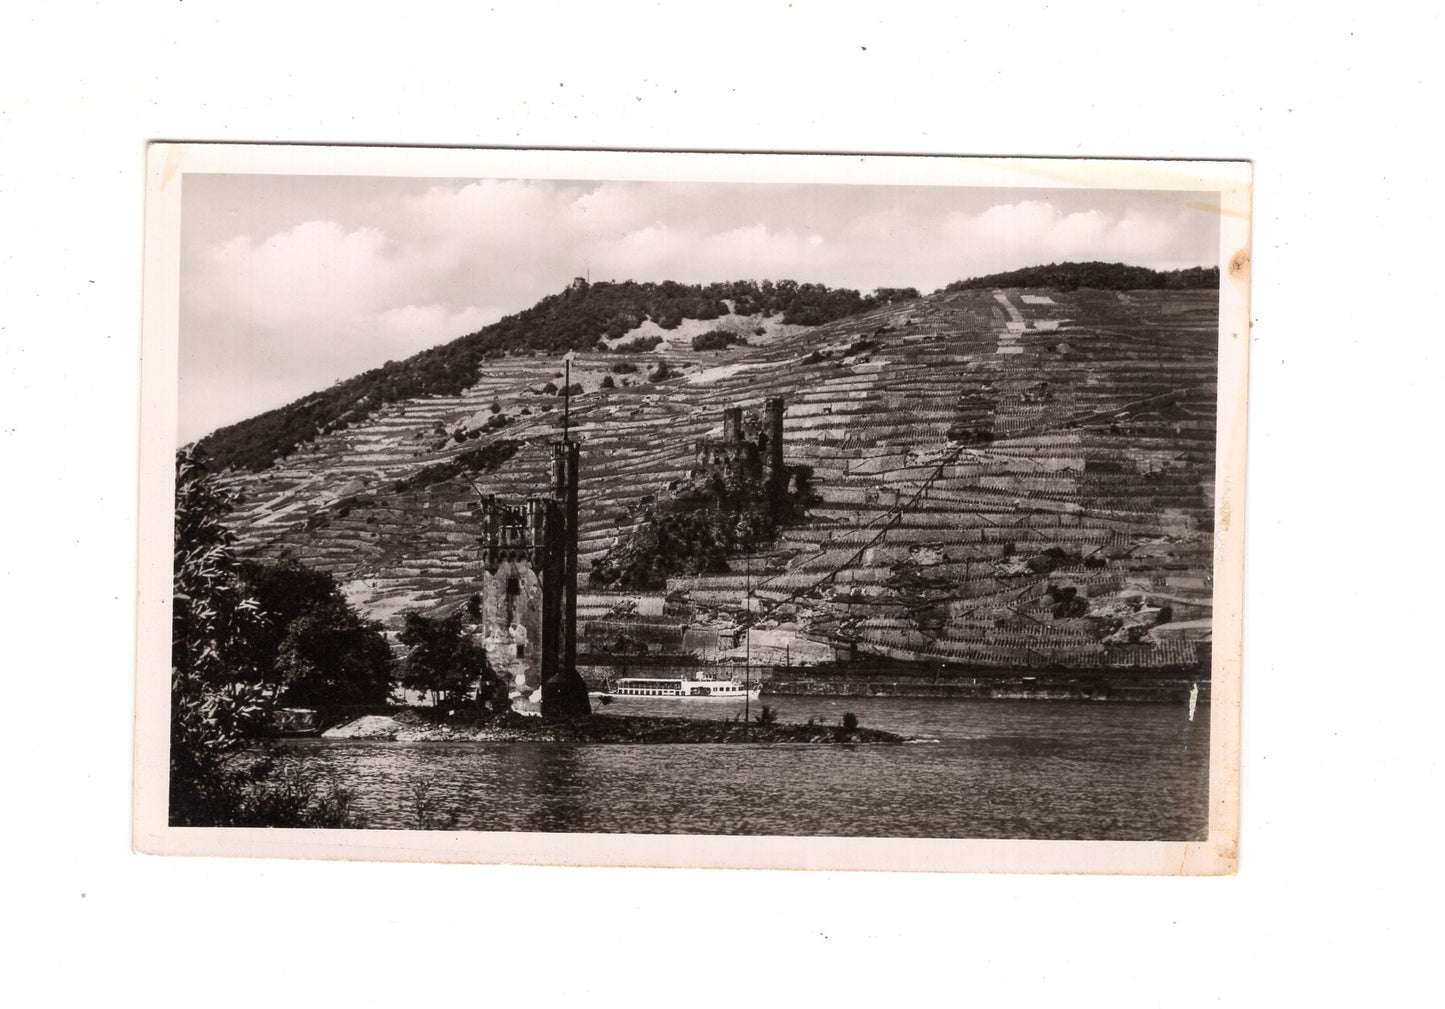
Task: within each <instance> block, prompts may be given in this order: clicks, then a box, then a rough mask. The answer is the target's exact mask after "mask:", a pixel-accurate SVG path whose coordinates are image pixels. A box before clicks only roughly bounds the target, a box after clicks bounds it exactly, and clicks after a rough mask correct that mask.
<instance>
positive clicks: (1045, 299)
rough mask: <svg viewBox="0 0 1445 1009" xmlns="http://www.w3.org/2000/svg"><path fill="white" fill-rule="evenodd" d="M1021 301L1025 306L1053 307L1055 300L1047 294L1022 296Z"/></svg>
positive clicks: (1020, 296)
mask: <svg viewBox="0 0 1445 1009" xmlns="http://www.w3.org/2000/svg"><path fill="white" fill-rule="evenodd" d="M1019 300H1020V301H1022V302H1023V303H1024V304H1025V305H1052V304H1054V299H1053V298H1050V297H1049V296H1048V295H1047V294H1021V295H1019Z"/></svg>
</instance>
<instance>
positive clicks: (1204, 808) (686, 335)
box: [138, 145, 1249, 873]
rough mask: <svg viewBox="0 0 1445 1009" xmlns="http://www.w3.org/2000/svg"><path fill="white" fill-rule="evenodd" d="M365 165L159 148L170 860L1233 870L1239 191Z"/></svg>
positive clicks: (155, 469) (520, 166)
mask: <svg viewBox="0 0 1445 1009" xmlns="http://www.w3.org/2000/svg"><path fill="white" fill-rule="evenodd" d="M378 153H380V152H355V151H353V152H340V151H335V150H333V151H325V150H321V151H308V150H306V149H269V150H268V149H265V148H251V149H247V148H207V147H205V146H186V147H171V146H165V145H160V146H157V147H156V148H153V150H152V152H151V163H152V178H153V188H152V190H151V194H150V195H151V201H152V202H151V205H150V207H149V212H150V218H149V223H148V226H149V228H150V230H149V232H148V234H147V242H148V249H147V251H148V257H150V258H149V259H148V264H149V265H150V266H152V267H153V269H150V270H148V275H147V284H148V288H147V299H148V300H147V305H146V312H147V319H146V322H147V341H148V343H147V349H148V351H150V350H153V349H154V350H155V351H156V354H155V357H154V359H153V360H152V361H151V362H149V364H150V366H151V367H152V369H153V370H151V371H150V372H148V374H147V376H146V378H147V383H148V392H149V393H151V394H153V395H154V397H155V402H156V403H158V404H161V406H160V407H159V408H158V409H157V410H156V412H154V413H152V414H151V415H149V416H148V420H149V421H150V423H151V426H150V427H149V429H148V430H147V433H146V439H145V443H144V448H145V450H146V451H148V452H149V453H150V454H149V456H148V457H147V460H146V461H147V470H146V473H145V475H144V479H145V488H146V490H147V491H148V492H151V493H153V494H154V498H153V503H154V505H155V510H156V516H155V517H156V518H157V520H158V522H157V524H156V525H155V527H154V528H155V529H156V530H157V533H158V534H159V531H160V530H161V529H168V530H169V535H168V536H167V537H166V538H165V539H160V538H159V535H158V536H157V538H156V539H152V540H148V541H147V542H146V549H147V551H148V553H147V559H148V560H150V561H153V562H154V565H153V568H152V571H153V573H154V574H155V575H156V576H157V577H158V578H159V577H160V576H161V575H162V574H163V576H164V577H165V579H166V580H167V584H164V585H162V584H161V583H160V582H157V583H156V584H157V588H158V590H160V591H159V592H158V594H157V596H156V597H155V598H154V600H153V602H154V603H155V608H154V609H153V610H152V611H151V612H153V613H155V614H156V615H157V617H158V618H159V617H160V616H162V615H163V616H165V617H166V618H167V619H166V620H165V623H164V624H163V625H162V624H160V623H159V619H158V620H157V622H156V625H155V626H156V627H157V629H162V630H163V632H164V638H166V639H168V640H163V641H160V642H158V643H157V647H156V648H154V649H153V650H152V654H154V655H155V656H156V657H157V658H160V659H161V664H158V665H156V666H154V667H152V666H150V665H148V664H145V663H144V662H143V664H142V667H141V669H140V671H139V673H140V677H141V679H142V684H141V689H142V695H143V696H144V695H145V691H146V688H147V687H149V688H150V689H151V691H152V693H151V695H150V696H151V697H152V699H153V700H154V702H155V707H154V708H153V709H152V710H154V712H155V713H156V714H157V715H159V714H161V713H162V712H164V721H163V722H161V721H159V720H158V719H153V720H152V721H150V722H148V723H146V724H144V726H143V729H142V737H141V738H140V739H139V740H138V760H141V761H142V762H143V763H144V761H146V760H148V759H149V760H151V761H152V763H151V765H150V766H151V768H152V770H153V771H155V772H157V773H154V774H149V775H143V776H142V777H140V778H138V790H139V794H138V801H140V802H141V803H142V804H143V805H144V807H145V809H146V810H148V811H149V814H148V815H149V816H151V817H154V818H155V819H153V820H150V821H149V822H151V823H154V824H156V825H157V828H158V829H157V832H156V833H155V834H154V835H153V840H152V841H151V842H149V843H154V844H157V845H159V846H161V847H165V845H166V843H167V840H168V839H179V838H184V839H185V840H184V841H179V840H178V841H177V842H176V843H180V844H182V845H183V846H184V847H186V848H187V850H204V851H210V850H219V849H218V848H216V847H215V846H216V845H219V844H221V843H222V842H221V841H220V840H219V839H220V838H221V837H226V838H232V839H234V838H235V837H238V836H244V837H258V836H259V837H261V838H263V839H264V840H260V841H257V842H256V843H257V844H261V845H263V846H275V845H281V846H285V845H286V844H287V843H288V839H290V838H296V839H314V838H316V837H318V836H326V835H325V833H324V832H330V831H346V832H349V833H347V835H346V836H347V837H358V838H360V840H358V841H356V842H355V843H356V847H355V849H354V851H353V850H352V849H351V848H350V847H349V844H350V842H348V847H343V848H342V849H340V850H337V849H335V847H334V846H333V850H337V853H338V854H342V855H346V854H347V853H348V851H351V852H352V854H353V855H355V856H358V857H365V854H366V852H367V851H369V850H371V849H370V847H369V845H370V844H372V843H373V841H374V839H377V838H386V837H391V838H405V839H406V841H405V843H406V845H407V846H408V851H410V852H414V853H417V852H426V851H429V850H431V851H439V850H441V849H440V848H439V847H438V848H431V847H429V842H428V840H427V838H428V837H429V836H437V835H446V836H448V837H449V838H456V837H463V838H466V837H470V838H471V839H472V841H478V842H479V844H478V846H476V847H467V844H468V843H469V842H465V841H464V842H462V847H460V848H458V847H455V846H452V847H448V848H447V849H446V851H448V852H449V853H450V855H451V856H452V857H456V856H458V853H459V852H461V851H463V850H464V849H465V851H466V852H468V853H469V854H468V855H466V856H465V857H476V858H481V859H483V860H485V859H487V858H488V857H492V855H493V854H495V853H499V852H507V851H512V850H513V848H512V846H513V845H515V843H516V840H515V839H516V837H519V836H521V835H526V836H527V837H528V838H532V837H535V836H538V835H544V836H546V838H547V843H546V844H543V845H541V846H538V845H536V844H531V845H530V847H529V850H530V851H532V852H533V853H534V855H535V856H536V857H539V858H540V859H541V860H544V861H545V860H547V857H548V856H547V855H546V854H545V853H546V852H552V853H553V855H552V856H551V857H553V858H561V859H562V860H564V861H574V860H581V861H601V862H603V863H611V862H617V863H620V864H634V863H641V864H650V863H654V862H661V863H663V864H666V863H668V862H669V861H671V860H673V859H676V858H679V857H680V858H682V859H683V862H684V863H685V864H699V865H708V864H719V865H750V864H762V865H779V866H790V865H795V864H798V865H810V864H823V865H832V866H840V867H853V866H857V867H886V866H888V865H892V864H897V865H900V866H916V865H919V864H921V863H920V861H919V860H922V864H926V865H928V866H930V867H972V868H989V867H991V864H990V859H991V858H995V857H996V855H994V854H990V853H1000V852H1009V851H1010V850H1011V848H1010V845H1013V844H1027V843H1028V842H1074V844H1073V845H1071V846H1065V847H1064V848H1063V849H1058V848H1053V849H1047V850H1049V851H1052V852H1054V854H1052V855H1050V856H1049V857H1048V860H1046V861H1045V862H1043V863H1040V864H1041V866H1042V867H1047V868H1065V867H1066V868H1069V869H1071V870H1073V871H1090V870H1095V871H1127V870H1132V871H1146V872H1216V873H1217V872H1228V871H1232V860H1233V851H1232V849H1233V820H1232V817H1233V809H1234V803H1235V796H1234V791H1235V788H1236V782H1235V780H1234V778H1233V777H1232V775H1231V768H1232V767H1233V761H1234V760H1235V759H1236V758H1235V757H1234V753H1235V750H1236V747H1237V741H1236V734H1237V725H1236V718H1237V709H1236V705H1235V704H1234V698H1235V697H1236V689H1237V688H1236V686H1235V683H1234V679H1235V678H1236V677H1237V674H1238V647H1239V636H1238V624H1237V618H1238V606H1239V601H1240V600H1239V593H1240V583H1239V578H1238V551H1237V546H1238V543H1239V540H1238V529H1237V528H1236V530H1235V536H1234V538H1233V539H1231V538H1230V537H1229V536H1228V532H1229V530H1230V528H1231V509H1232V508H1237V507H1239V500H1240V498H1241V496H1242V490H1243V485H1242V472H1243V471H1242V462H1243V460H1242V454H1241V453H1242V440H1241V439H1242V435H1243V425H1244V396H1243V391H1242V389H1243V386H1242V379H1243V360H1244V359H1243V353H1242V349H1237V350H1234V351H1232V352H1231V351H1230V350H1229V348H1230V347H1231V345H1232V346H1233V347H1234V348H1239V343H1240V341H1239V337H1238V333H1239V332H1240V322H1239V319H1240V318H1242V310H1243V306H1244V305H1245V304H1246V298H1247V276H1248V260H1249V252H1248V246H1247V225H1248V208H1249V203H1248V191H1249V171H1248V166H1247V165H1244V164H1241V163H1237V162H1235V163H1229V162H1221V163H1174V164H1171V163H1097V162H1094V163H1086V162H1080V163H1070V162H1068V161H1058V162H1053V163H1049V164H1047V166H1045V165H1044V164H1040V163H1033V164H1030V163H1019V162H1002V161H1000V162H992V161H963V160H956V161H954V160H950V159H909V158H897V159H890V158H873V159H866V160H865V159H845V158H822V157H819V158H807V157H802V158H769V157H763V156H757V157H749V156H745V155H736V156H721V155H717V156H713V155H641V154H639V155H628V154H622V153H619V154H612V155H608V156H601V155H597V154H590V155H588V154H568V153H563V152H485V151H474V152H437V151H412V152H407V151H388V152H385V157H383V158H380V159H379V158H377V157H376V155H377V154H378ZM378 161H381V162H384V165H381V166H377V165H376V162H378ZM860 162H861V164H860ZM472 163H474V164H475V167H476V169H477V171H476V172H475V173H474V174H454V171H455V170H456V169H457V168H458V167H463V168H465V167H469V166H471V164H472ZM228 166H230V170H227V167H228ZM1045 167H1047V169H1048V171H1047V172H1045V171H1044V170H1043V169H1044V168H1045ZM589 169H590V170H591V171H590V173H589ZM162 210H164V213H162V212H161V211H162ZM1221 348H1225V352H1224V353H1221ZM162 356H164V360H162ZM148 405H149V404H148ZM163 567H164V568H167V569H168V570H164V571H163V570H162V568H163ZM166 590H168V595H166ZM143 603H144V593H143ZM163 610H168V613H164V614H163V613H162V611H163ZM143 615H144V614H143ZM167 657H168V659H169V662H165V661H164V660H165V658H167ZM1221 701H1223V702H1224V703H1223V704H1222V703H1221ZM162 752H163V753H164V762H163V763H162V762H161V760H159V759H156V758H159V756H160V754H161V753H162ZM210 828H229V829H228V830H227V831H218V830H211V829H210ZM234 828H243V829H248V830H249V832H243V833H242V834H240V835H238V834H237V833H236V831H235V830H234ZM256 832H259V834H257V833H256ZM318 832H322V833H318ZM357 832H361V833H357ZM428 832H430V833H428ZM508 835H512V836H513V837H512V840H511V841H510V842H509V840H508ZM208 838H211V839H214V842H213V841H210V840H208ZM688 838H693V839H695V840H697V841H703V840H710V841H715V842H720V843H719V844H718V845H717V846H715V847H712V848H706V847H698V846H697V845H696V844H688V842H687V839H688ZM593 839H595V840H593ZM729 839H730V840H729ZM744 839H767V840H768V841H769V842H775V843H774V844H771V845H770V844H758V843H757V842H756V841H748V840H744ZM670 841H671V842H677V843H678V845H680V846H678V847H674V848H670V849H669V848H667V847H666V845H667V844H668V842H670ZM790 841H791V845H792V846H791V847H790V846H789V842H790ZM800 841H801V842H802V843H803V844H805V845H807V847H799V842H800ZM879 842H883V846H881V847H880V846H879V844H878V843H879ZM981 842H982V843H984V844H983V846H982V847H978V846H977V845H978V844H979V843H981ZM1109 842H1154V843H1155V844H1156V847H1155V848H1152V849H1151V848H1150V847H1149V846H1147V845H1145V846H1137V845H1136V846H1134V847H1133V848H1129V847H1128V846H1125V847H1123V848H1119V847H1112V848H1111V847H1110V846H1109V844H1108V843H1109ZM141 843H142V845H143V846H144V845H145V844H146V843H147V842H146V841H144V840H142V841H141ZM228 843H234V841H232V842H228ZM380 843H382V844H388V843H391V842H388V841H382V842H380ZM589 844H590V845H593V846H592V847H590V848H589ZM659 844H661V845H662V846H661V847H660V846H659ZM970 844H972V845H975V846H974V847H969V845H970ZM548 845H551V847H548ZM910 845H912V846H910ZM248 850H255V849H248ZM298 850H302V849H298ZM1020 850H1021V851H1024V852H1027V851H1028V850H1029V849H1027V848H1022V849H1020ZM1033 850H1034V851H1036V852H1037V851H1042V850H1045V849H1039V848H1035V849H1033ZM559 852H560V853H564V854H557V853H559ZM679 852H681V853H682V854H681V855H679V854H678V853H679ZM1060 852H1062V853H1060ZM1120 852H1129V853H1130V854H1127V855H1121V854H1119V853H1120ZM1180 852H1184V853H1187V854H1185V855H1184V856H1183V857H1181V856H1180V854H1179V853H1180ZM489 853H491V854H489ZM805 853H806V854H805ZM1158 853H1165V854H1158ZM1166 855H1167V858H1166ZM496 857H502V856H500V855H497V856H496ZM1014 857H1024V858H1027V857H1028V856H1027V855H1024V856H1014ZM1120 858H1122V859H1123V860H1122V861H1120V860H1119V859H1120ZM1166 863H1167V864H1166Z"/></svg>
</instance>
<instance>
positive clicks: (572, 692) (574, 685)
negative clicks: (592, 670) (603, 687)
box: [542, 668, 592, 721]
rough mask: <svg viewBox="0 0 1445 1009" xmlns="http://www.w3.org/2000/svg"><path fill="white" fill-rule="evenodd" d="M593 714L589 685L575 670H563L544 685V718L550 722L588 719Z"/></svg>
mask: <svg viewBox="0 0 1445 1009" xmlns="http://www.w3.org/2000/svg"><path fill="white" fill-rule="evenodd" d="M590 714H592V702H591V701H590V700H588V698H587V684H586V683H585V682H584V681H583V679H582V675H581V674H580V673H578V672H577V670H576V669H575V668H573V669H563V670H561V671H560V672H558V673H557V675H556V676H553V677H552V678H551V679H548V680H546V681H544V682H543V683H542V717H543V718H545V719H547V720H549V721H559V720H566V719H571V718H586V717H587V716H588V715H590Z"/></svg>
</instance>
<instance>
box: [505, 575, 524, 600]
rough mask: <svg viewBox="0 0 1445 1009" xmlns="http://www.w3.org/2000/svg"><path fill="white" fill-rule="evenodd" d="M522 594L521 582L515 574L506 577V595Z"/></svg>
mask: <svg viewBox="0 0 1445 1009" xmlns="http://www.w3.org/2000/svg"><path fill="white" fill-rule="evenodd" d="M521 594H522V583H521V581H520V580H519V579H518V578H517V576H516V575H512V576H511V577H510V578H508V579H507V595H509V596H517V595H521Z"/></svg>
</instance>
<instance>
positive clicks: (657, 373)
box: [648, 361, 676, 382]
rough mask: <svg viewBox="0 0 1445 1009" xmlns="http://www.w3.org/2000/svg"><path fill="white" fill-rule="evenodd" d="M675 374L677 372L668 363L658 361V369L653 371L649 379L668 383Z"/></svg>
mask: <svg viewBox="0 0 1445 1009" xmlns="http://www.w3.org/2000/svg"><path fill="white" fill-rule="evenodd" d="M675 374H676V372H674V371H673V370H672V368H671V367H670V366H669V365H668V363H667V362H666V361H658V362H657V367H656V368H654V369H652V373H651V374H650V375H648V378H650V379H651V380H652V381H654V382H666V381H667V380H668V379H669V378H672V377H673V375H675Z"/></svg>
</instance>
